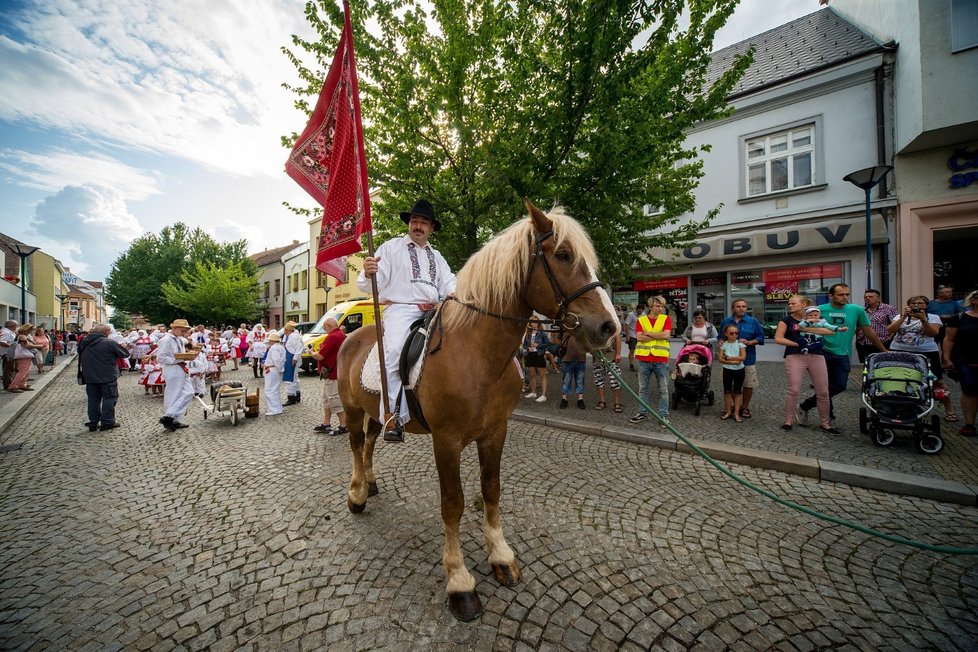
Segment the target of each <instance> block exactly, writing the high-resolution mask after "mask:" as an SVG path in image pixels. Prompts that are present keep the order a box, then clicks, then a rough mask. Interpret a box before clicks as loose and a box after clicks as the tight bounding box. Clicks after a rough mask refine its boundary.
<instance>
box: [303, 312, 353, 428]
mask: <svg viewBox="0 0 978 652" xmlns="http://www.w3.org/2000/svg"><path fill="white" fill-rule="evenodd" d="M323 328H324V329H325V330H326V337H325V338H324V339H323V343H322V344H320V345H319V351H317V352H316V353H313V354H312V357H313V358H314V359H316V360H317V361H318V362H319V375H320V377H321V378H323V422H322V423H321V424H320V425H318V426H316V427H315V428H313V430H315V431H316V432H321V433H324V434H327V435H343V434H346V433H347V432H349V430H347V429H346V414H344V412H343V403H341V402H340V390H339V383H338V382H337V380H336V355H337V354H338V353H339V352H340V346H342V345H343V340H345V339H346V334H345V333H344V332H343V330H342V329H341V328H340V327H339V325H338V324H337V323H336V320H335V319H333V318H332V317H329V318H327V319H326V320H325V321H324V322H323ZM334 412H335V413H336V418H337V419H338V420H339V422H340V425H339V427H338V428H336V430H333V427H332V426H331V425H330V421H331V420H332V417H333V413H334Z"/></svg>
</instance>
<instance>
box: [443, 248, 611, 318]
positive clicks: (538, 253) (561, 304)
mask: <svg viewBox="0 0 978 652" xmlns="http://www.w3.org/2000/svg"><path fill="white" fill-rule="evenodd" d="M553 236H554V232H553V231H552V230H551V231H547V232H546V233H543V234H540V235H538V236H537V237H536V239H535V241H534V250H533V254H532V255H531V256H530V267H529V269H527V270H526V278H525V279H524V280H523V292H524V294H525V293H526V289H527V288H528V287H529V285H530V277H532V276H533V266H534V265H536V262H537V258H539V259H540V260H542V261H543V270H544V272H545V273H546V274H547V280H548V281H550V287H551V288H552V289H553V291H554V299H556V300H557V316H556V317H554V318H553V322H554V323H557V324H560V327H561V328H563V329H565V330H569V331H572V330H574V329H575V328H577V327H579V326H580V325H581V319H580V318H579V317H578V316H577V314H576V313H573V312H570V311H569V310H567V306H569V305H570V304H571V302H572V301H574V300H575V299H577V298H578V297H580V296H581V295H582V294H584V293H586V292H590V291H591V290H593V289H594V288H599V287H601V282H600V281H592V282H591V283H588V284H587V285H584V286H582V287H580V288H578V289H577V290H575V291H574V292H571V293H570V294H569V295H564V291H563V290H562V289H561V288H560V283H558V282H557V278H556V277H555V276H554V272H553V269H551V267H550V263H549V262H547V257H546V256H545V255H544V254H543V243H544V242H546V241H547V240H549V239H550V238H552V237H553ZM449 299H450V300H452V301H455V302H456V303H459V304H461V305H462V306H465V307H466V308H468V309H469V310H472V311H474V312H477V313H479V314H480V315H486V316H487V317H495V318H496V319H504V320H506V321H518V322H522V323H530V322H537V323H540V324H543V323H547V322H546V321H541V320H539V319H533V318H528V317H510V316H508V315H498V314H496V313H494V312H490V311H488V310H485V309H484V308H479V307H478V306H473V305H472V304H470V303H465V302H464V301H461V300H460V299H457V298H455V297H454V296H452V297H449ZM568 317H572V318H573V319H574V322H573V324H571V325H568V324H566V323H564V322H565V320H566V319H567V318H568Z"/></svg>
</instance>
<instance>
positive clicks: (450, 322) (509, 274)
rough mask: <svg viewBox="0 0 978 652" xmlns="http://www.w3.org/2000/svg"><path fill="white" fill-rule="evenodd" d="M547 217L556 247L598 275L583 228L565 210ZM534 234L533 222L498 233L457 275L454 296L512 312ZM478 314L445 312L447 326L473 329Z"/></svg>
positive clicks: (492, 309) (525, 221) (458, 308)
mask: <svg viewBox="0 0 978 652" xmlns="http://www.w3.org/2000/svg"><path fill="white" fill-rule="evenodd" d="M547 217H548V218H549V219H550V221H551V222H552V223H553V231H554V246H555V247H561V245H566V246H565V249H567V250H568V251H570V252H572V253H573V254H574V260H575V263H576V264H577V265H580V266H582V267H583V266H584V265H588V266H590V268H591V269H592V270H594V271H595V273H597V269H598V256H597V254H596V253H595V252H594V246H593V245H592V244H591V238H589V237H588V235H587V233H586V232H585V231H584V229H583V228H582V227H581V225H580V224H579V223H578V222H577V220H575V219H574V218H572V217H571V216H569V215H567V214H566V213H565V212H564V210H563V208H562V207H559V206H558V207H556V208H554V209H553V210H552V211H551V212H550V213H548V214H547ZM534 235H535V232H534V230H533V221H532V220H531V219H529V218H527V219H521V220H519V221H517V222H515V223H513V224H511V225H510V226H508V227H506V229H504V230H503V231H500V232H499V233H497V234H496V235H495V236H493V238H492V239H491V240H490V241H489V242H487V243H486V244H485V246H484V247H482V249H480V250H479V251H477V252H476V253H474V254H473V255H472V257H471V258H469V260H468V262H467V263H465V266H463V267H462V270H461V271H460V272H459V273H458V278H457V284H456V288H455V296H456V298H458V299H459V300H460V301H463V302H465V303H467V304H470V305H472V306H476V307H478V308H481V309H483V310H488V311H490V312H496V313H499V312H501V311H506V310H509V311H512V310H513V309H514V306H515V305H516V302H517V299H518V298H519V294H520V292H521V291H522V289H523V282H524V281H525V279H526V274H527V270H528V268H529V266H530V253H531V251H530V249H531V243H532V239H533V237H534ZM477 316H478V314H477V313H476V312H475V311H473V310H468V309H467V308H463V307H462V306H452V308H451V309H449V310H446V311H445V317H444V325H445V328H446V329H448V330H454V329H457V328H465V327H467V326H470V325H471V324H472V322H473V320H475V318H476V317H477Z"/></svg>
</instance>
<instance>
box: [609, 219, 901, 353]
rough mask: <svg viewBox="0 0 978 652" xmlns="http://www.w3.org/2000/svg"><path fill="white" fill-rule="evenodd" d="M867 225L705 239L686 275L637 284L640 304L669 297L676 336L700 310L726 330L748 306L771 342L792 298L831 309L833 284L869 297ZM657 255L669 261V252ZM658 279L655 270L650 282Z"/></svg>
mask: <svg viewBox="0 0 978 652" xmlns="http://www.w3.org/2000/svg"><path fill="white" fill-rule="evenodd" d="M870 224H871V229H872V232H871V238H872V242H873V244H874V256H873V258H874V260H873V262H874V272H873V278H874V279H881V282H880V283H879V284H880V285H883V284H885V283H886V282H887V278H888V276H887V275H885V274H883V271H882V270H884V269H886V266H887V262H886V261H887V247H886V245H887V244H888V243H889V238H888V236H887V225H886V222H885V221H884V218H883V216H882V215H881V214H878V213H877V214H875V215H873V216H872V219H871V223H870ZM865 225H866V223H865V218H864V217H858V218H857V217H849V218H841V219H836V220H829V221H818V222H808V223H794V224H786V225H782V226H780V227H778V228H768V229H758V230H753V231H746V232H745V231H741V232H728V233H724V234H717V235H713V236H712V237H705V238H700V239H699V240H698V241H697V242H696V244H694V245H693V246H691V247H689V248H688V249H685V250H684V251H683V252H682V254H681V256H682V258H684V259H685V260H687V261H689V262H691V263H692V264H691V265H690V266H689V270H688V272H687V273H685V274H677V273H676V272H671V273H668V274H666V273H664V274H663V275H662V276H661V277H658V278H655V277H653V278H642V279H638V280H635V281H634V282H633V284H632V288H631V289H632V290H633V291H635V292H637V293H638V297H639V303H644V302H645V301H646V300H647V299H648V297H649V296H651V295H653V294H661V295H662V296H664V297H665V298H666V301H667V303H668V305H669V309H670V315H671V316H673V317H674V319H673V321H674V324H675V330H676V333H677V334H681V333H682V331H683V330H684V329H685V328H686V325H687V324H688V323H689V319H690V318H691V317H692V311H693V310H694V309H696V308H703V309H704V310H705V311H706V313H707V320H708V321H710V322H711V323H713V324H719V323H720V322H721V321H723V319H724V318H725V317H727V316H728V315H729V314H730V305H731V303H732V302H733V301H734V300H735V299H744V300H745V301H747V305H748V307H749V312H750V314H752V315H753V316H754V317H756V318H757V319H758V320H760V321H761V323H763V324H764V325H765V330H766V331H767V332H768V333H769V334H770V333H773V332H774V328H775V327H776V326H777V323H778V320H779V319H780V318H781V316H782V315H784V314H785V311H786V307H787V301H788V297H790V296H791V295H792V294H803V295H805V296H807V297H809V298H810V299H812V301H815V302H818V303H824V302H826V301H828V290H829V288H830V287H831V286H832V285H833V284H835V283H847V284H849V285H850V286H851V288H852V296H853V297H854V298H855V300H856V301H859V298H860V297H861V296H862V291H863V290H864V289H865V269H866V250H865V233H866V229H865ZM656 253H657V254H658V255H659V256H660V257H666V256H665V255H664V254H666V253H667V252H663V251H658V252H656ZM655 271H656V270H650V272H651V273H650V275H651V274H654V272H655ZM874 284H875V283H874ZM616 296H617V295H616ZM673 313H675V314H673Z"/></svg>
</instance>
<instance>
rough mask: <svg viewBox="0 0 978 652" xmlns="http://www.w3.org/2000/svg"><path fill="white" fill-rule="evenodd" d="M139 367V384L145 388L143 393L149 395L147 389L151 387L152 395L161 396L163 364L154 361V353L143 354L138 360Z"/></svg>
mask: <svg viewBox="0 0 978 652" xmlns="http://www.w3.org/2000/svg"><path fill="white" fill-rule="evenodd" d="M140 367H141V371H142V375H141V376H140V378H139V384H140V385H142V386H143V387H144V388H145V389H146V392H145V394H146V395H147V396H149V390H150V388H152V390H153V396H163V385H164V381H163V365H161V364H159V363H158V362H157V361H156V354H155V353H151V354H149V355H147V356H144V357H143V358H142V359H141V360H140Z"/></svg>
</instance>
